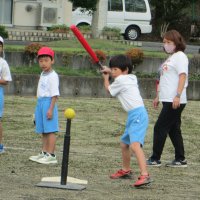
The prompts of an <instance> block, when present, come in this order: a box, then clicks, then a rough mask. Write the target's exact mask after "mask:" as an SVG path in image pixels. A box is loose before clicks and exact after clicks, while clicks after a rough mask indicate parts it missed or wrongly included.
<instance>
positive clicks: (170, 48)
mask: <svg viewBox="0 0 200 200" xmlns="http://www.w3.org/2000/svg"><path fill="white" fill-rule="evenodd" d="M175 48H176V46H175V45H174V44H164V49H165V51H166V52H167V53H174V50H175Z"/></svg>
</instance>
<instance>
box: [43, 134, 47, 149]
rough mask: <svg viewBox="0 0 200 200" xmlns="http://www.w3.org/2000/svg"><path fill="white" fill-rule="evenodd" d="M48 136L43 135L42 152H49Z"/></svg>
mask: <svg viewBox="0 0 200 200" xmlns="http://www.w3.org/2000/svg"><path fill="white" fill-rule="evenodd" d="M47 146H48V145H47V134H42V151H43V152H47Z"/></svg>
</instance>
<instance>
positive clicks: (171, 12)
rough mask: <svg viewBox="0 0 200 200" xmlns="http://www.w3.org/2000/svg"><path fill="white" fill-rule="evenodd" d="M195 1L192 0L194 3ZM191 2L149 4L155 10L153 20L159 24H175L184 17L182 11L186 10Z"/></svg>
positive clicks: (176, 0)
mask: <svg viewBox="0 0 200 200" xmlns="http://www.w3.org/2000/svg"><path fill="white" fill-rule="evenodd" d="M196 1H197V0H193V2H194V3H195V2H196ZM191 3H192V1H188V0H151V1H150V4H151V5H152V6H153V7H154V8H155V20H159V21H160V22H161V23H162V22H165V23H172V24H173V23H175V22H177V21H178V20H180V19H181V18H182V17H183V16H184V15H185V12H184V9H185V8H187V7H188V6H189V5H190V4H191Z"/></svg>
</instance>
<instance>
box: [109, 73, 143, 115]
mask: <svg viewBox="0 0 200 200" xmlns="http://www.w3.org/2000/svg"><path fill="white" fill-rule="evenodd" d="M108 90H109V92H110V94H111V95H112V96H115V97H117V98H118V99H119V101H120V102H121V104H122V107H123V108H124V110H125V111H127V112H128V111H130V110H133V109H135V108H137V107H140V106H144V103H143V100H142V97H141V95H140V91H139V89H138V82H137V77H136V76H135V75H133V74H127V75H120V76H118V77H117V78H115V80H114V82H113V83H112V84H111V85H110V86H109V87H108Z"/></svg>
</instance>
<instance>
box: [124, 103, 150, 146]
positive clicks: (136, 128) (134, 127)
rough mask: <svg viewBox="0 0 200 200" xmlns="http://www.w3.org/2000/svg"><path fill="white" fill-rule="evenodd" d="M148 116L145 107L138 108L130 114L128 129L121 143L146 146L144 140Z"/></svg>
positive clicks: (127, 123)
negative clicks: (134, 143)
mask: <svg viewBox="0 0 200 200" xmlns="http://www.w3.org/2000/svg"><path fill="white" fill-rule="evenodd" d="M148 121H149V120H148V114H147V111H146V109H145V107H138V108H136V109H134V110H131V111H129V112H128V118H127V122H126V128H125V131H124V134H123V135H122V136H121V142H123V143H124V144H128V145H130V144H132V143H133V142H139V143H140V144H141V145H142V146H143V145H144V139H145V135H146V131H147V128H148Z"/></svg>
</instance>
